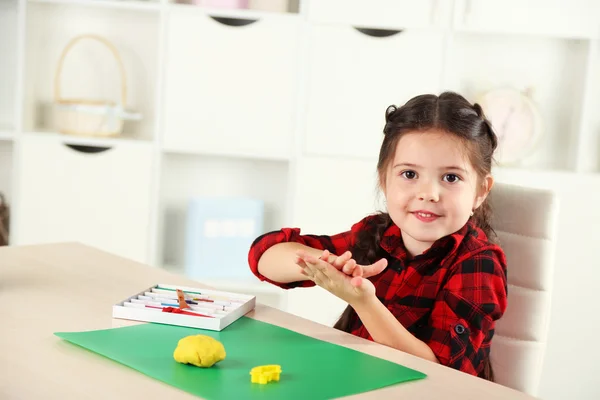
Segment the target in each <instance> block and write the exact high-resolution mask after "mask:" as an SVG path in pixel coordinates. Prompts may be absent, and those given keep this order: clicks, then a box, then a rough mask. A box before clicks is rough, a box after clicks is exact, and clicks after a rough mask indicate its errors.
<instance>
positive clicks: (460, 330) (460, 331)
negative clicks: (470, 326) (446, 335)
mask: <svg viewBox="0 0 600 400" xmlns="http://www.w3.org/2000/svg"><path fill="white" fill-rule="evenodd" d="M454 332H456V333H458V334H459V335H462V334H463V333H465V327H464V325H462V324H458V325H456V326H455V327H454Z"/></svg>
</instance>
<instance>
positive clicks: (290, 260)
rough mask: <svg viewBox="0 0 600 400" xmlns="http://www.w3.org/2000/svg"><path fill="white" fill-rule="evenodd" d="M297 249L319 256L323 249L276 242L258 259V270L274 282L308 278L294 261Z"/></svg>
mask: <svg viewBox="0 0 600 400" xmlns="http://www.w3.org/2000/svg"><path fill="white" fill-rule="evenodd" d="M297 250H304V251H305V252H307V253H309V254H311V255H313V256H314V257H320V256H321V254H323V250H319V249H314V248H312V247H308V246H305V245H303V244H300V243H294V242H286V243H278V244H276V245H273V246H271V247H269V249H267V250H266V251H265V252H264V253H263V255H262V256H261V257H260V260H258V272H259V273H260V274H262V275H263V276H265V277H267V278H269V279H270V280H272V281H275V282H281V283H289V282H297V281H304V280H307V279H308V278H307V277H306V275H303V274H302V273H301V271H302V269H301V268H300V267H299V266H298V265H297V264H296V263H295V262H294V260H295V257H296V251H297Z"/></svg>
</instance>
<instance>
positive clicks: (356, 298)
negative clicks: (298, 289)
mask: <svg viewBox="0 0 600 400" xmlns="http://www.w3.org/2000/svg"><path fill="white" fill-rule="evenodd" d="M295 262H296V264H298V266H300V268H302V273H303V274H304V275H306V276H307V277H308V278H309V279H310V280H311V281H313V282H315V284H317V285H319V286H321V287H322V288H323V289H325V290H327V291H328V292H330V293H331V294H333V295H335V296H337V297H339V298H340V299H342V300H344V301H345V302H347V303H348V304H350V305H354V304H356V303H358V302H361V301H364V300H365V299H368V298H369V297H371V296H375V286H373V283H371V281H370V280H368V279H363V277H362V276H360V275H359V276H354V277H353V276H349V275H347V274H346V273H344V272H342V271H340V270H339V269H338V268H337V267H336V266H334V265H332V264H331V263H329V262H327V261H325V260H322V259H321V258H315V257H313V256H311V255H309V254H307V253H306V252H304V251H298V252H297V253H296V260H295ZM344 265H346V263H344ZM342 267H343V266H342Z"/></svg>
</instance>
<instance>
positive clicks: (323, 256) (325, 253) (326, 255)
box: [319, 249, 331, 261]
mask: <svg viewBox="0 0 600 400" xmlns="http://www.w3.org/2000/svg"><path fill="white" fill-rule="evenodd" d="M330 254H331V253H330V252H329V250H327V249H325V250H323V253H322V254H321V256H320V257H319V259H320V260H323V261H328V260H329V255H330Z"/></svg>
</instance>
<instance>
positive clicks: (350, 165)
mask: <svg viewBox="0 0 600 400" xmlns="http://www.w3.org/2000/svg"><path fill="white" fill-rule="evenodd" d="M376 185H377V160H372V161H363V160H339V159H331V158H328V157H304V158H302V159H301V160H299V162H298V168H297V175H296V179H295V187H294V191H293V192H294V199H293V204H294V208H293V215H292V226H298V227H300V228H301V229H302V233H303V234H306V233H313V234H317V235H321V234H324V235H332V234H336V233H340V232H344V231H347V230H349V229H350V228H351V227H352V225H353V224H354V223H356V222H358V221H360V220H361V219H363V218H364V217H366V216H367V215H369V214H371V213H373V212H375V211H380V210H385V208H384V202H383V200H384V199H383V194H382V195H381V196H376V194H377V190H376V189H377V186H376ZM315 191H316V192H315ZM329 192H335V193H337V194H336V195H330V196H323V195H315V193H321V194H322V193H329Z"/></svg>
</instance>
